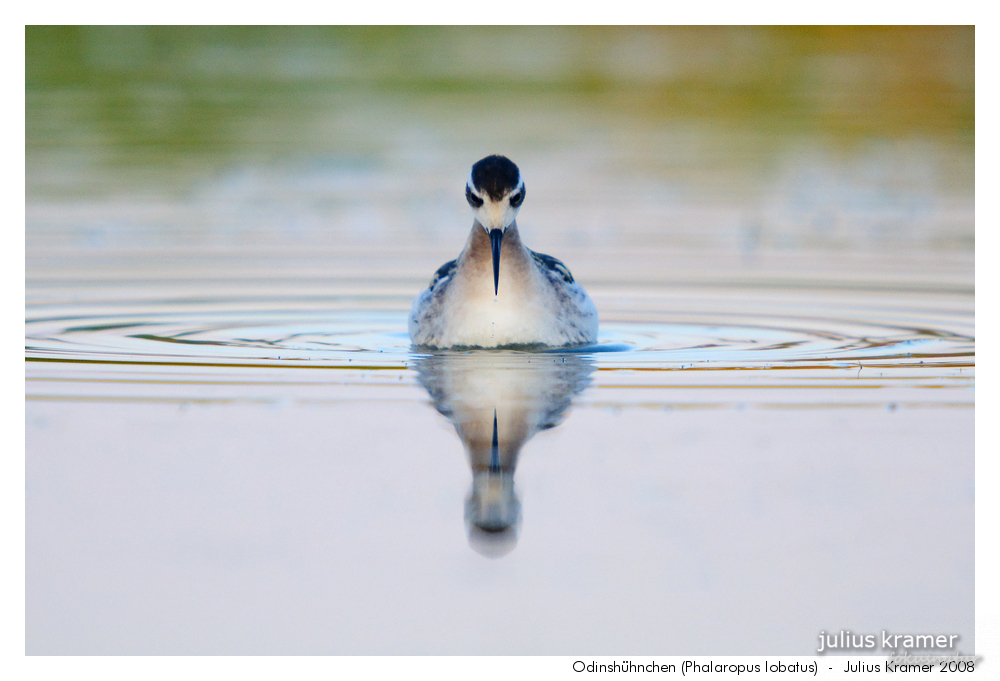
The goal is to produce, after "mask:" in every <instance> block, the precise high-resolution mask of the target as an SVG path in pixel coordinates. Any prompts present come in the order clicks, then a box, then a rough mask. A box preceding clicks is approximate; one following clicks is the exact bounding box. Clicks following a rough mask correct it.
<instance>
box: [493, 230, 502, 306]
mask: <svg viewBox="0 0 1000 681" xmlns="http://www.w3.org/2000/svg"><path fill="white" fill-rule="evenodd" d="M502 241H503V230H502V229H491V230H490V245H491V246H492V247H493V295H497V294H498V293H499V292H500V242H502Z"/></svg>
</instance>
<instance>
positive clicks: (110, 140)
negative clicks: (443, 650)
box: [25, 26, 975, 250]
mask: <svg viewBox="0 0 1000 681" xmlns="http://www.w3.org/2000/svg"><path fill="white" fill-rule="evenodd" d="M974 38H975V34H974V28H973V27H961V26H953V27H932V26H924V27H440V28H439V27H224V28H213V27H168V26H155V27H142V26H114V27H98V26H93V27H61V26H60V27H35V26H32V27H27V28H26V67H25V72H26V73H25V80H26V131H25V144H26V155H27V195H28V202H29V206H30V205H31V204H32V202H41V203H46V202H51V201H67V200H73V199H77V200H85V201H91V202H92V201H94V200H97V199H99V198H101V197H104V198H107V197H112V196H115V197H122V196H129V197H131V198H132V199H136V197H142V196H144V197H150V196H152V197H172V198H171V200H184V201H186V202H187V205H188V206H189V207H190V206H191V205H194V204H199V203H200V205H202V206H204V205H206V202H207V201H209V198H207V197H209V195H211V197H212V198H211V201H210V202H214V203H216V204H217V203H218V202H219V201H220V200H223V199H221V198H220V197H221V196H222V193H225V192H224V191H223V188H228V189H225V191H227V192H229V193H228V194H226V196H228V197H229V198H228V199H225V200H228V201H230V202H232V203H233V205H234V206H235V207H234V210H236V211H237V212H239V211H238V205H239V204H240V201H244V203H245V200H246V196H247V195H250V194H252V195H254V197H255V199H254V200H255V201H256V202H257V204H258V205H257V207H258V208H260V205H259V204H260V202H262V201H263V202H265V203H267V206H266V209H265V210H264V212H270V214H271V215H272V218H271V219H269V220H268V221H267V222H266V224H263V223H259V224H256V223H255V224H256V227H250V226H249V224H250V222H251V221H252V220H251V219H250V218H246V219H244V218H241V220H242V222H241V225H242V226H241V227H240V229H244V230H246V229H253V230H257V232H258V233H259V232H260V230H265V231H270V232H272V233H281V232H286V231H287V230H288V229H289V221H292V220H295V221H296V222H297V223H298V225H299V226H298V227H297V228H296V229H297V231H296V234H295V238H298V239H306V240H307V241H308V240H309V239H310V238H313V237H315V239H319V240H322V236H321V235H320V232H319V231H318V227H317V229H316V230H312V231H310V229H309V228H305V227H303V224H304V222H303V219H294V218H293V217H290V216H291V215H292V214H297V215H299V216H304V215H305V216H308V215H312V222H311V223H310V224H315V225H319V224H320V223H323V224H324V225H326V227H325V229H328V230H332V231H331V232H330V233H338V230H339V234H340V237H341V238H354V237H357V238H362V239H363V235H362V234H361V232H364V231H365V230H358V229H354V231H353V232H351V230H347V231H345V229H347V228H345V227H344V225H347V224H354V225H357V224H360V223H364V222H367V223H368V224H369V225H370V226H371V227H372V230H371V231H372V233H375V234H380V235H384V234H385V233H386V232H387V231H392V230H393V229H395V227H396V226H399V225H400V221H403V222H406V221H411V222H410V223H408V226H407V229H410V231H415V232H417V233H419V234H422V235H423V236H424V238H425V241H426V242H427V243H429V244H434V243H437V237H438V230H437V228H436V227H435V226H434V225H436V224H438V223H441V222H450V221H452V220H454V219H457V218H456V217H454V216H458V215H460V216H462V217H461V221H462V222H463V224H464V222H465V221H466V218H465V217H464V212H460V211H462V210H464V206H463V205H462V204H461V201H460V198H461V196H460V191H461V187H460V185H461V183H462V182H463V181H464V178H465V174H466V173H467V172H468V171H467V169H468V167H469V165H470V164H471V163H472V162H474V161H475V160H477V159H478V158H480V157H481V156H483V155H486V154H488V153H494V152H500V153H506V154H507V155H509V156H511V157H512V158H514V160H515V161H517V162H518V163H519V164H520V165H521V167H522V170H523V171H524V172H525V173H526V177H527V178H528V179H529V183H530V184H533V189H536V190H537V189H539V188H541V189H544V190H545V191H544V193H542V194H540V193H538V191H534V192H532V194H533V197H532V199H533V200H534V201H539V197H548V198H547V199H546V198H542V199H541V200H542V201H545V200H551V202H552V203H551V204H550V207H551V208H552V211H556V206H559V205H561V206H563V207H564V208H566V210H567V211H568V212H565V213H564V214H561V215H556V213H554V212H553V213H552V215H551V217H552V218H553V220H555V222H557V223H560V224H562V223H566V222H573V223H574V224H580V221H581V220H584V221H586V219H587V218H586V216H583V215H580V214H572V215H570V213H572V210H570V209H569V208H567V207H568V206H570V205H571V204H572V205H574V206H576V207H577V209H578V210H579V211H580V212H586V211H589V212H588V213H587V214H588V215H591V216H597V217H594V218H593V221H595V222H597V221H599V222H600V223H601V224H602V225H605V226H606V228H607V230H608V231H607V232H602V231H601V230H602V229H603V228H600V227H598V226H597V225H596V224H593V225H591V226H590V227H588V230H589V231H588V234H589V240H590V242H592V243H593V242H595V241H602V240H603V241H604V242H608V241H609V240H613V239H616V238H618V237H617V236H615V235H621V234H622V233H623V232H624V231H627V230H628V229H631V226H635V225H638V227H637V229H639V234H638V235H637V236H636V238H635V239H634V240H633V241H634V242H635V243H647V242H649V241H648V240H649V239H652V240H653V242H656V240H657V239H659V240H660V242H662V243H668V242H669V243H668V245H670V244H673V245H679V246H685V247H687V246H695V247H701V246H706V247H722V248H731V247H735V246H734V244H743V246H741V247H745V246H746V244H747V243H751V242H752V243H751V245H753V246H755V247H756V245H763V246H766V245H770V246H774V247H780V248H783V247H789V246H791V247H798V246H809V247H822V248H827V247H832V248H856V247H868V246H871V244H872V243H873V242H874V241H879V242H880V243H883V242H885V239H886V238H888V239H889V241H890V242H892V244H894V245H895V246H903V247H907V248H915V247H919V248H949V249H953V248H959V249H965V250H968V249H971V248H972V247H973V243H974V241H973V238H974V237H973V232H974V229H973V226H972V223H973V221H972V217H971V216H972V206H973V184H974V183H973V180H974V135H975V119H974V104H975V91H974V75H975V69H974ZM248 176H253V177H254V178H256V179H255V180H252V181H248V180H247V179H246V178H247V177H248ZM264 176H266V177H264ZM237 177H242V178H243V180H239V181H238V180H236V179H234V178H237ZM290 178H294V179H290ZM234 182H236V183H237V184H239V183H240V182H242V185H241V186H242V187H243V189H242V190H241V191H240V192H237V193H239V194H240V197H237V198H234V196H233V189H232V188H233V186H234ZM247 182H249V184H247ZM283 183H284V184H283ZM279 185H281V187H280V188H279ZM321 185H322V186H321ZM305 187H313V189H314V190H313V191H311V193H309V192H307V193H303V192H304V191H305V189H304V188H305ZM456 187H457V189H456ZM817 188H820V189H822V191H821V195H820V196H817V193H816V192H817V191H819V190H818V189H817ZM192 192H200V194H199V197H200V198H196V199H195V198H192ZM220 192H221V193H220ZM456 192H458V193H456ZM456 197H457V199H456ZM428 202H430V203H428ZM615 202H618V205H619V206H621V209H620V210H619V209H615V208H613V207H611V208H609V206H613V205H614V204H615ZM625 204H627V207H625ZM390 205H395V206H397V207H398V210H397V211H396V212H394V213H392V214H391V215H389V214H387V213H386V210H387V206H390ZM535 205H536V206H538V207H539V211H540V213H539V214H540V215H541V214H542V212H544V208H545V205H546V204H540V203H536V204H535ZM345 206H350V207H353V208H352V209H351V210H350V211H348V212H349V213H350V215H348V214H346V213H345V212H344V210H346V209H345ZM587 206H589V208H587ZM719 206H729V207H733V206H736V207H737V208H738V209H739V211H741V216H742V217H738V218H733V219H730V218H727V220H728V222H726V221H723V222H726V224H723V223H722V222H719V220H718V219H717V216H716V217H713V216H712V215H710V214H709V213H710V212H711V211H708V212H706V210H707V208H706V207H719ZM92 208H93V206H92ZM362 208H363V209H364V210H361V209H362ZM453 209H454V210H455V211H456V212H454V213H452V212H450V211H452V210H453ZM689 209H694V210H696V211H700V215H699V216H698V217H696V218H685V217H684V215H682V213H684V212H685V211H688V210H689ZM359 210H361V212H358V211H359ZM845 210H846V212H845ZM255 211H256V212H255V214H256V215H258V217H256V218H253V220H259V214H260V213H261V210H256V209H255ZM790 211H791V212H790ZM196 212H197V211H196ZM244 212H246V211H244ZM251 212H253V211H251ZM279 213H280V214H281V216H278V214H279ZM791 213H795V215H792V214H791ZM800 213H801V214H800ZM862 213H863V214H864V215H863V216H861V214H862ZM92 214H93V210H92V211H91V213H90V215H91V218H87V219H92ZM46 215H47V216H48V217H47V218H45V219H42V217H41V214H40V213H38V212H34V213H32V211H30V210H29V224H28V228H29V232H31V230H32V229H35V228H37V229H42V228H43V227H44V225H46V224H48V225H50V226H51V225H52V220H53V219H54V218H53V215H54V213H52V212H51V211H49V212H48V213H46ZM74 215H75V217H70V218H68V219H70V220H71V221H72V220H76V221H77V222H78V223H79V221H80V220H81V219H82V218H81V217H80V213H79V211H77V212H76V213H75V214H74ZM104 215H105V218H104V219H105V222H107V221H108V220H109V219H110V218H108V217H107V213H106V212H105V213H104ZM282 216H283V217H282ZM859 216H861V217H859ZM133 217H134V215H133ZM192 219H193V220H194V221H195V222H201V223H203V227H204V229H203V230H202V231H203V232H205V231H206V230H207V231H209V232H210V231H211V230H212V229H213V227H212V225H213V224H216V226H218V225H217V220H219V219H222V220H225V219H228V218H211V217H208V218H206V217H204V215H202V216H201V217H199V218H192ZM192 219H188V223H189V224H193V223H192V221H191V220H192ZM873 219H874V220H875V221H876V222H878V223H879V224H878V225H876V226H872V220H873ZM123 220H124V221H126V222H132V223H137V222H142V220H138V219H132V218H130V217H129V216H128V215H126V214H125V213H122V212H121V211H119V212H118V213H116V217H115V220H114V221H117V222H118V223H120V222H122V221H123ZM685 220H687V221H688V222H685ZM734 220H735V222H739V223H740V224H738V225H737V224H733V221H734ZM859 221H860V222H859ZM305 222H309V220H308V219H307V220H305ZM747 222H754V223H755V225H756V226H749V227H748V226H747V224H746V223H747ZM862 222H863V223H864V224H861V223H862ZM668 223H669V224H670V225H673V226H674V227H672V229H671V230H670V232H669V233H670V234H673V235H675V236H676V239H675V240H674V241H670V239H671V238H673V237H670V236H669V235H668V234H667V233H665V230H662V229H659V230H658V229H657V228H656V226H655V225H656V224H660V225H664V224H668ZM779 223H780V224H779ZM819 223H823V224H822V225H820V226H819V227H817V226H816V225H817V224H819ZM918 223H919V224H918ZM931 223H933V225H932V224H931ZM144 224H145V223H144ZM643 224H646V227H642V226H641V225H643ZM914 225H917V226H916V227H914V229H916V230H917V231H913V229H911V227H913V226H914ZM920 225H923V226H922V227H921V226H920ZM164 229H166V228H164ZM921 230H922V231H921ZM140 231H141V229H139V227H138V226H136V229H134V230H133V231H132V233H133V234H138V233H139V232H140ZM230 231H231V230H230ZM307 233H308V234H307ZM558 233H559V232H558V229H557V230H556V231H555V232H552V234H553V238H557V237H558ZM310 234H312V237H310V236H309V235H310ZM351 234H353V236H351ZM442 238H445V237H442ZM446 238H447V240H453V238H454V237H452V236H451V235H450V234H449V235H448V236H447V237H446ZM315 239H314V240H315ZM748 240H749V241H748ZM865 244H867V246H865Z"/></svg>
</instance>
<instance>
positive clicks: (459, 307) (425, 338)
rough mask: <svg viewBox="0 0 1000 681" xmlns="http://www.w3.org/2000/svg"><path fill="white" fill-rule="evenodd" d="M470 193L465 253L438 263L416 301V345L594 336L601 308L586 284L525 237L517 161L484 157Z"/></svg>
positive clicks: (563, 341) (412, 326) (553, 341)
mask: <svg viewBox="0 0 1000 681" xmlns="http://www.w3.org/2000/svg"><path fill="white" fill-rule="evenodd" d="M466 198H467V199H468V201H469V204H470V205H471V206H472V208H473V211H474V212H475V214H476V219H475V222H473V225H472V232H471V233H470V234H469V239H468V241H467V242H466V244H465V248H464V249H463V250H462V253H461V254H460V255H459V257H458V258H457V259H456V260H453V261H451V262H449V263H446V264H445V265H443V266H442V267H441V268H440V269H438V271H437V272H436V273H435V275H434V278H433V279H432V280H431V283H430V286H429V287H428V288H427V289H426V290H425V291H423V292H421V293H420V295H419V296H417V299H416V300H415V301H414V303H413V308H412V310H411V311H410V318H409V331H410V340H411V341H412V342H413V344H414V345H418V346H426V347H432V348H450V347H500V346H509V345H536V344H541V345H551V346H564V345H577V344H582V343H593V342H595V341H596V340H597V309H596V307H595V306H594V303H593V302H592V301H591V300H590V297H589V296H588V295H587V293H586V291H584V290H583V288H582V287H581V286H580V285H579V284H577V283H576V282H575V281H574V280H573V276H572V275H571V274H570V272H569V270H568V269H566V266H565V265H563V264H562V263H561V262H560V261H558V260H556V259H555V258H553V257H551V256H548V255H542V254H540V253H535V252H534V251H532V250H530V249H529V248H527V247H526V246H525V245H524V244H523V242H522V241H521V237H520V234H519V232H518V229H517V223H516V221H515V217H516V215H517V211H518V209H519V208H520V205H521V202H522V201H523V199H524V183H523V182H522V181H521V179H520V172H519V171H518V170H517V166H515V165H514V164H513V163H512V162H511V161H510V160H508V159H506V158H504V157H503V156H488V157H487V158H485V159H483V160H482V161H479V162H478V163H477V164H476V165H474V166H473V169H472V175H471V177H470V179H469V183H468V185H467V186H466ZM491 275H492V276H491ZM491 284H492V285H493V286H492V287H491V286H490V285H491ZM490 288H493V291H490Z"/></svg>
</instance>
